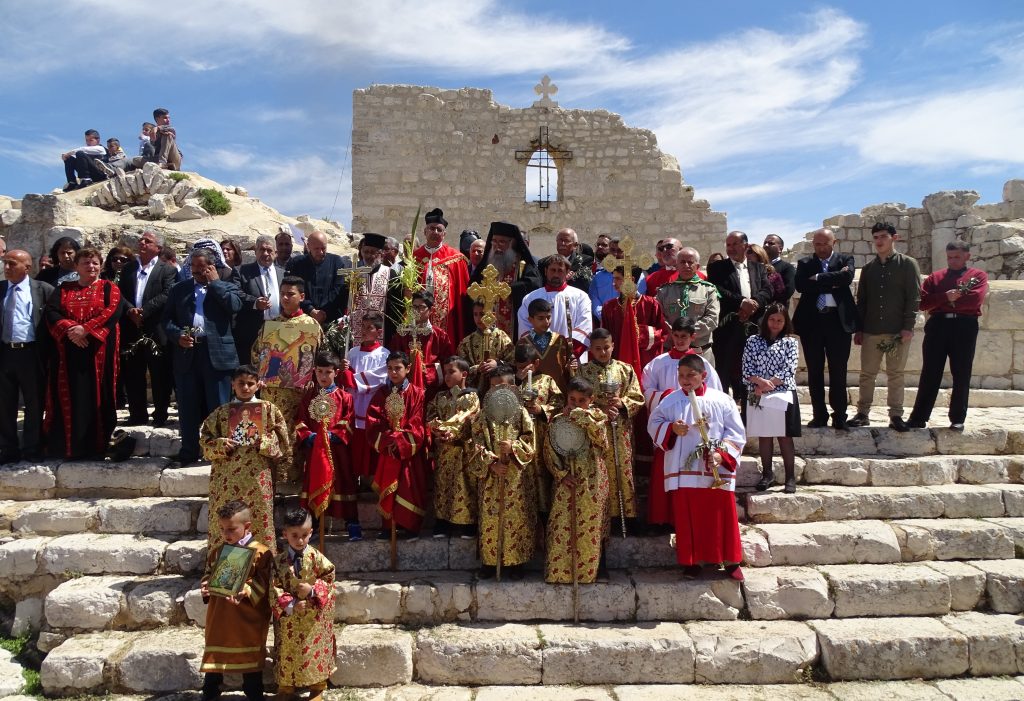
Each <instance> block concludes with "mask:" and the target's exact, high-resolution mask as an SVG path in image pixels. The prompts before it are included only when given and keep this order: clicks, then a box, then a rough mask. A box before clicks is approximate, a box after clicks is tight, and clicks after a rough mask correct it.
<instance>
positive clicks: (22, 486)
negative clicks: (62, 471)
mask: <svg viewBox="0 0 1024 701" xmlns="http://www.w3.org/2000/svg"><path fill="white" fill-rule="evenodd" d="M56 486H57V477H56V475H55V474H54V466H53V465H30V464H28V463H25V462H18V463H11V464H8V465H3V466H2V467H0V499H48V498H50V497H52V496H53V489H54V487H56Z"/></svg>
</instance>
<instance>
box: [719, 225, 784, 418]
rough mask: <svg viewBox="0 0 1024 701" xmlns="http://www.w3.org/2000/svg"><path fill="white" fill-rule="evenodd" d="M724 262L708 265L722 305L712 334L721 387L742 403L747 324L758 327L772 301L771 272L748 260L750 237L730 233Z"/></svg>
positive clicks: (744, 392)
mask: <svg viewBox="0 0 1024 701" xmlns="http://www.w3.org/2000/svg"><path fill="white" fill-rule="evenodd" d="M725 253H726V255H727V256H728V257H727V258H724V259H723V260H716V261H715V262H714V263H711V264H710V265H708V282H710V283H712V284H713V285H715V286H716V287H717V288H718V293H719V294H720V295H721V303H720V305H719V312H718V328H717V329H715V332H714V334H713V335H712V339H713V346H712V352H713V353H714V354H715V369H716V370H718V376H719V377H721V378H722V388H723V389H725V390H727V391H729V392H731V394H732V396H733V399H735V400H736V401H737V402H743V401H744V400H746V398H747V386H746V384H745V383H744V382H743V376H742V375H743V373H742V371H741V368H740V361H741V359H742V357H743V346H744V344H746V342H747V333H746V328H747V325H748V324H757V322H758V320H759V319H760V318H761V314H762V313H763V312H764V308H765V307H766V306H768V302H769V301H771V298H772V290H771V287H770V286H769V284H768V272H767V271H766V270H765V268H764V266H763V265H761V264H760V263H756V262H749V261H747V235H746V234H745V233H743V232H742V231H730V232H729V235H728V236H726V237H725Z"/></svg>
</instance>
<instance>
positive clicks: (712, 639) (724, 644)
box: [686, 621, 818, 684]
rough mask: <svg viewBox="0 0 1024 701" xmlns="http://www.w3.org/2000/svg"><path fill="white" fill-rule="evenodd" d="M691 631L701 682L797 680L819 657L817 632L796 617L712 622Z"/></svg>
mask: <svg viewBox="0 0 1024 701" xmlns="http://www.w3.org/2000/svg"><path fill="white" fill-rule="evenodd" d="M686 630H687V632H688V633H689V634H690V637H691V638H693V644H694V649H695V651H696V657H697V660H696V668H695V681H696V682H697V683H700V684H724V683H730V684H733V683H737V684H786V683H793V682H797V681H799V680H800V678H801V675H802V674H803V672H804V670H807V669H809V668H810V667H811V665H813V664H814V662H815V660H817V659H818V642H817V637H816V636H815V634H814V631H813V630H811V629H810V628H809V627H807V625H806V624H805V623H799V622H796V621H729V622H713V621H709V622H700V623H691V624H689V625H687V626H686Z"/></svg>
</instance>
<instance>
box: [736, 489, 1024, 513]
mask: <svg viewBox="0 0 1024 701" xmlns="http://www.w3.org/2000/svg"><path fill="white" fill-rule="evenodd" d="M746 499H747V501H746V516H747V520H748V521H751V522H753V523H806V522H808V521H848V520H855V519H882V520H891V519H907V518H927V519H932V518H995V517H1002V516H1009V517H1024V484H996V485H970V484H945V485H939V486H934V487H857V488H850V487H833V486H814V487H803V488H801V489H800V490H799V491H797V493H796V494H785V493H783V492H782V489H781V487H776V488H773V489H771V490H770V491H767V492H762V493H754V494H748V495H747V497H746Z"/></svg>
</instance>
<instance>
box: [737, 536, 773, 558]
mask: <svg viewBox="0 0 1024 701" xmlns="http://www.w3.org/2000/svg"><path fill="white" fill-rule="evenodd" d="M740 542H742V544H743V564H744V565H748V566H750V567H767V566H768V565H770V564H772V552H771V549H770V548H769V547H768V539H767V538H765V536H764V533H761V532H760V531H759V530H757V529H756V528H750V527H749V526H740Z"/></svg>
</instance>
